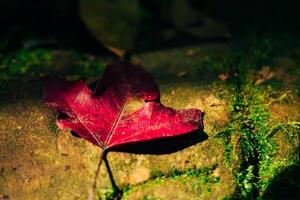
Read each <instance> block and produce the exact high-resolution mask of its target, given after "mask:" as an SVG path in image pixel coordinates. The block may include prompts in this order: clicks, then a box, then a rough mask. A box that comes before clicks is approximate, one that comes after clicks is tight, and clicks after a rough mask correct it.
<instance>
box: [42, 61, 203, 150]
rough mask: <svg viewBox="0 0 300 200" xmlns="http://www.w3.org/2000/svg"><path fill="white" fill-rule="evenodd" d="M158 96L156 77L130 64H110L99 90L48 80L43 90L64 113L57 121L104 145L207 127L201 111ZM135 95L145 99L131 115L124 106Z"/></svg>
mask: <svg viewBox="0 0 300 200" xmlns="http://www.w3.org/2000/svg"><path fill="white" fill-rule="evenodd" d="M159 97H160V94H159V90H158V87H157V85H156V83H155V81H154V80H153V78H152V77H151V75H150V74H148V73H147V72H145V71H144V70H143V69H142V68H140V67H139V66H134V65H131V64H129V63H126V62H117V63H114V64H111V65H109V66H108V67H107V68H106V70H105V72H104V74H103V77H102V79H101V80H100V81H99V82H98V84H97V87H96V89H95V90H94V92H92V91H91V90H90V89H89V88H88V87H87V85H86V84H85V83H84V82H83V81H76V82H73V83H70V82H65V81H61V80H49V81H48V82H47V83H46V86H45V89H44V100H45V102H46V104H47V105H48V106H49V107H51V108H54V109H56V110H57V111H58V112H59V113H60V114H63V115H60V116H63V117H59V118H58V119H57V125H58V126H59V127H60V128H70V129H72V130H73V131H75V132H76V133H77V134H78V135H80V136H81V137H82V138H84V139H86V140H88V141H90V142H91V143H93V144H95V145H98V146H100V147H102V148H105V149H108V148H110V147H113V146H117V145H120V144H125V143H131V142H140V141H146V140H152V139H157V138H163V137H171V136H176V135H182V134H185V133H188V132H191V131H195V130H198V129H203V119H202V117H203V113H202V112H201V111H200V110H197V109H185V110H175V109H172V108H169V107H166V106H163V105H162V104H161V103H160V101H159ZM133 99H143V100H144V102H145V103H144V105H143V107H141V108H139V109H138V110H137V111H134V112H132V113H126V112H125V111H124V107H125V104H126V103H128V101H130V100H133Z"/></svg>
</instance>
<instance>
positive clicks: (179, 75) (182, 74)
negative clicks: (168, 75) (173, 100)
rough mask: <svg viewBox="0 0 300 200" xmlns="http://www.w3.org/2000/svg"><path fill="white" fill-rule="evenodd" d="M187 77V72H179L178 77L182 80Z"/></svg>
mask: <svg viewBox="0 0 300 200" xmlns="http://www.w3.org/2000/svg"><path fill="white" fill-rule="evenodd" d="M185 75H186V70H182V71H180V72H178V74H177V77H178V78H181V77H183V76H185Z"/></svg>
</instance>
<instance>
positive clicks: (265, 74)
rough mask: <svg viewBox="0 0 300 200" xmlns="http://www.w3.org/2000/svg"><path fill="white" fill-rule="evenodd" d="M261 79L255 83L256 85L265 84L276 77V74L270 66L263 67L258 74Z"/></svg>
mask: <svg viewBox="0 0 300 200" xmlns="http://www.w3.org/2000/svg"><path fill="white" fill-rule="evenodd" d="M258 75H259V78H258V79H257V80H256V81H255V84H256V85H259V84H262V83H263V82H265V81H267V80H270V79H271V78H273V77H274V75H275V74H274V72H273V71H272V70H271V67H270V66H263V67H262V68H261V70H260V71H259V72H258Z"/></svg>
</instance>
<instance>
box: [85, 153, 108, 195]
mask: <svg viewBox="0 0 300 200" xmlns="http://www.w3.org/2000/svg"><path fill="white" fill-rule="evenodd" d="M105 153H106V149H105V148H102V151H101V154H100V159H99V163H98V167H97V171H96V174H95V178H94V183H93V188H92V191H91V192H90V194H89V197H88V200H94V197H95V193H96V191H97V180H98V177H99V173H100V167H101V164H102V161H103V158H104V156H105Z"/></svg>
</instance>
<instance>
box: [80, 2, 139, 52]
mask: <svg viewBox="0 0 300 200" xmlns="http://www.w3.org/2000/svg"><path fill="white" fill-rule="evenodd" d="M79 12H80V17H81V19H82V21H83V22H84V23H85V25H86V27H87V29H88V30H89V31H90V33H91V34H92V35H93V36H94V37H95V38H96V39H97V40H98V41H99V42H101V44H103V46H104V47H106V48H107V49H108V50H110V51H111V52H113V53H114V54H116V55H117V56H119V57H123V56H124V55H125V53H126V52H127V51H128V50H130V49H131V48H132V47H133V45H134V42H135V39H136V36H137V33H138V27H139V4H138V1H137V0H114V1H111V0H101V1H97V0H80V1H79Z"/></svg>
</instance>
